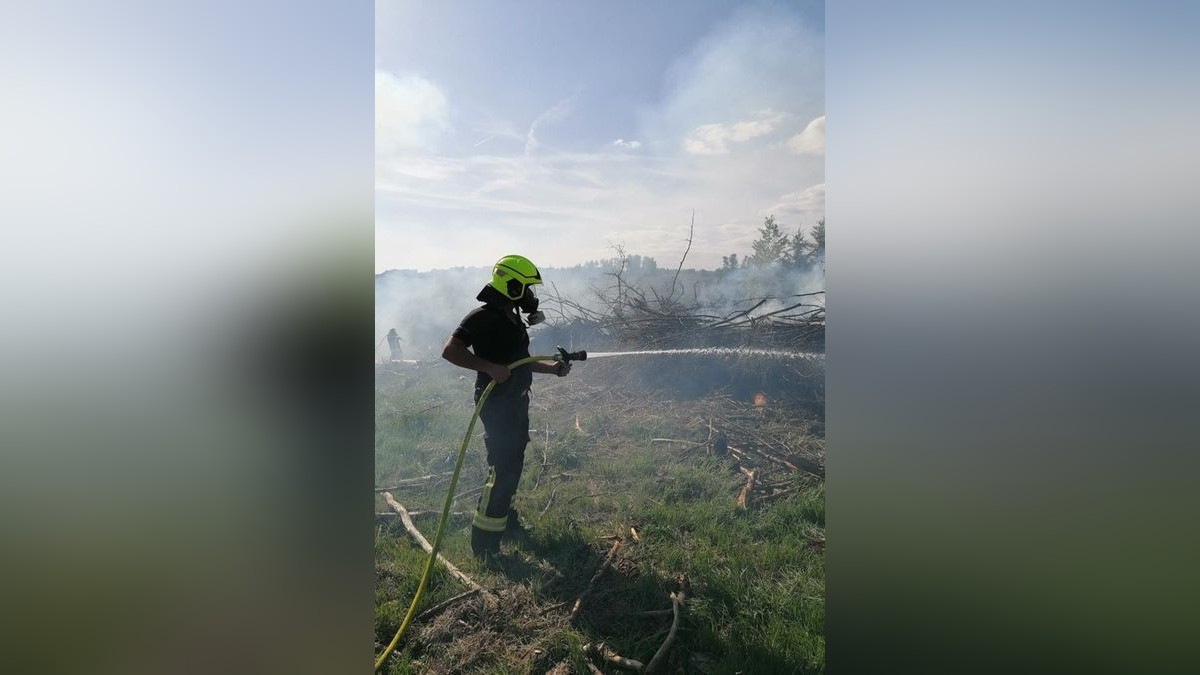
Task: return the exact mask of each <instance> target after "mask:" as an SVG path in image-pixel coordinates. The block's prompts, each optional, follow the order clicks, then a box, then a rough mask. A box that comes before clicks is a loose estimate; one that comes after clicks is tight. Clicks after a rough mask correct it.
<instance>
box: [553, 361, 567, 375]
mask: <svg viewBox="0 0 1200 675" xmlns="http://www.w3.org/2000/svg"><path fill="white" fill-rule="evenodd" d="M569 372H571V362H570V361H559V362H558V369H557V370H555V371H554V374H555V375H558V376H559V377H566V376H567V373H569Z"/></svg>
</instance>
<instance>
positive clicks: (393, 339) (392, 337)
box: [387, 328, 402, 361]
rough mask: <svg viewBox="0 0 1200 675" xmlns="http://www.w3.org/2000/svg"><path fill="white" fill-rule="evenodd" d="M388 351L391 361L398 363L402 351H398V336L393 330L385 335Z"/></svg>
mask: <svg viewBox="0 0 1200 675" xmlns="http://www.w3.org/2000/svg"><path fill="white" fill-rule="evenodd" d="M387 342H388V351H389V352H390V353H391V356H392V360H393V361H399V360H400V356H401V354H402V351H401V349H400V334H399V333H397V332H396V329H395V328H393V329H391V330H389V331H388V334H387Z"/></svg>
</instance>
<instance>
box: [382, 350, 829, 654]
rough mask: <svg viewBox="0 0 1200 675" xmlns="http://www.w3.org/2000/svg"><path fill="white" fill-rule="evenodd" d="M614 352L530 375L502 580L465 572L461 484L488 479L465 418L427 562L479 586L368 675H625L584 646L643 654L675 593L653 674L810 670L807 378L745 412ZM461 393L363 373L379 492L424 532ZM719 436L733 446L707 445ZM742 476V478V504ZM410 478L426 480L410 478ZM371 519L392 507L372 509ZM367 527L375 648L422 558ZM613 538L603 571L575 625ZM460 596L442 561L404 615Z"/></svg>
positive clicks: (812, 526)
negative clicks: (372, 381) (371, 387)
mask: <svg viewBox="0 0 1200 675" xmlns="http://www.w3.org/2000/svg"><path fill="white" fill-rule="evenodd" d="M619 361H620V360H619V359H611V361H607V362H606V361H604V360H597V361H593V362H585V363H581V364H578V365H577V366H576V368H575V371H574V372H573V373H572V374H571V376H570V377H568V378H563V379H558V378H553V377H538V378H537V379H536V380H535V382H534V398H533V408H532V426H533V429H532V431H531V436H532V437H533V438H532V442H531V443H530V445H529V447H528V449H527V451H526V462H525V473H524V475H523V477H522V481H521V486H520V489H519V490H518V493H517V497H516V500H515V506H516V507H517V508H518V509H519V510H520V512H521V515H522V518H523V520H525V521H526V522H527V523H528V525H529V526H530V532H529V534H528V536H527V537H526V538H524V539H522V540H520V541H516V542H508V541H506V543H505V550H506V551H508V552H510V555H508V556H507V561H506V563H505V565H504V569H502V570H489V569H485V568H484V567H483V566H481V565H480V564H478V563H477V562H475V561H474V560H473V558H472V557H471V555H470V547H469V545H468V531H469V527H470V514H471V512H472V511H473V510H474V508H475V503H476V496H475V495H476V494H477V492H474V489H475V488H478V486H480V485H482V482H483V478H484V475H485V473H486V470H487V467H486V464H485V462H484V457H483V441H482V437H481V436H482V428H481V427H479V426H477V428H476V437H475V438H473V439H472V442H471V444H470V446H469V448H468V450H467V453H468V454H467V458H466V461H465V463H464V466H463V470H462V475H461V477H460V479H459V482H458V485H457V487H456V494H464V497H463V498H462V499H460V500H458V501H457V502H456V503H455V505H454V507H453V511H454V512H455V515H453V516H452V517H451V519H450V522H449V524H448V528H447V532H446V536H445V539H444V541H443V544H442V553H443V555H445V556H446V557H447V558H448V559H449V560H450V561H452V562H453V563H454V564H456V565H457V566H458V567H459V568H460V569H462V570H463V571H464V572H465V573H466V574H467V575H469V576H471V577H472V578H474V579H475V580H476V581H478V582H479V583H480V584H482V585H483V586H484V587H486V588H488V589H489V590H490V591H491V592H490V593H489V594H486V595H475V596H472V597H469V598H465V599H462V600H460V601H457V602H455V603H453V604H451V605H450V606H449V607H447V608H445V609H444V610H441V611H439V612H436V613H435V614H433V615H432V616H424V617H420V618H418V620H416V621H414V623H413V625H412V626H411V627H410V628H409V630H408V632H407V634H406V635H405V636H404V638H403V639H402V641H401V643H400V645H399V646H398V647H397V649H396V653H395V655H394V656H393V657H392V658H390V659H389V661H388V663H387V665H386V666H385V667H384V669H383V672H389V673H458V672H485V673H493V672H494V673H547V672H553V673H588V672H590V671H589V662H590V663H591V664H594V665H595V666H597V667H598V668H599V669H600V671H601V672H622V671H620V670H617V669H615V668H614V667H613V666H611V665H607V664H605V663H603V662H601V661H598V660H596V659H594V658H591V657H589V656H588V655H587V654H585V651H584V646H585V645H587V644H589V643H593V644H594V643H600V642H603V643H604V644H605V645H607V646H608V647H609V648H610V649H611V650H612V651H613V652H615V653H618V654H620V655H622V656H624V657H627V658H630V659H636V660H638V661H641V662H643V663H648V662H649V661H650V660H651V658H652V657H653V656H654V654H655V653H656V651H657V650H658V649H659V646H660V645H661V644H662V643H663V641H664V639H665V638H666V636H667V634H668V630H669V628H670V626H671V623H672V615H671V612H670V608H671V606H672V602H671V599H670V594H671V593H675V592H682V593H683V594H684V596H685V598H686V599H685V601H684V603H683V604H682V605H681V618H680V621H679V626H678V632H677V635H676V638H675V641H674V642H673V644H672V645H671V648H670V650H669V652H667V653H666V655H665V658H664V660H663V661H662V662H661V665H660V666H659V668H658V672H698V673H734V672H739V671H740V672H746V673H811V672H822V671H823V670H824V621H825V598H824V595H825V592H824V541H825V539H824V524H825V508H824V483H823V479H822V478H821V476H822V475H823V465H824V432H823V429H824V426H823V405H822V399H821V396H820V393H821V391H822V390H821V388H820V386H819V382H817V383H811V384H810V385H809V386H808V387H807V388H800V389H796V388H793V389H792V390H791V391H790V394H789V396H787V397H783V396H772V400H771V401H770V403H769V404H768V405H767V406H765V407H763V408H755V407H754V406H753V405H752V404H751V402H750V400H749V397H747V396H745V395H744V390H746V391H748V390H747V389H746V386H747V383H746V382H742V381H738V382H735V381H732V380H730V381H727V382H726V383H725V384H727V385H728V386H724V387H720V388H717V389H711V390H709V391H705V392H694V391H693V392H688V393H687V394H686V395H680V394H679V392H677V391H673V390H672V389H670V388H667V389H664V388H663V387H662V386H656V384H655V382H657V385H662V383H663V381H664V380H663V379H661V378H660V379H658V380H657V381H655V380H653V378H647V377H645V374H646V368H645V367H644V365H645V364H640V365H639V364H636V363H631V362H626V363H619ZM679 366H680V364H674V365H673V366H672V367H673V369H674V370H675V371H676V372H677V371H678V368H679ZM733 368H734V370H736V364H734V366H733ZM464 375H465V376H466V377H465V378H464V377H463V376H464ZM756 384H761V382H753V381H751V382H749V385H750V388H754V386H755V385H756ZM471 388H472V380H471V378H470V375H469V373H466V371H462V370H458V369H455V368H453V367H450V366H448V365H443V364H440V363H439V364H422V365H419V366H409V367H396V368H393V369H390V370H386V371H381V372H380V373H379V375H378V377H377V380H376V389H377V395H376V449H375V452H376V458H375V459H376V484H377V486H379V487H393V488H394V489H392V490H390V492H391V494H392V495H393V496H394V497H395V499H396V500H397V501H398V502H400V503H401V504H403V505H404V506H405V508H406V509H408V510H409V511H412V512H415V513H416V515H414V516H413V520H414V522H415V524H416V526H417V527H418V528H419V529H420V530H421V531H422V532H423V533H424V534H425V536H426V538H428V539H430V540H432V539H433V536H434V532H435V531H436V528H437V523H438V517H439V515H440V511H441V507H442V502H443V499H444V498H445V495H446V490H447V488H448V480H449V477H448V476H445V475H444V474H446V473H447V472H449V471H450V470H451V469H452V468H453V464H454V459H455V457H454V455H455V452H456V451H457V449H458V446H459V444H460V443H461V441H462V436H463V433H464V432H465V430H466V424H467V422H468V420H469V418H470V415H471V410H472V406H471V401H470V394H471ZM768 394H771V392H768ZM776 399H780V400H776ZM718 438H723V439H727V445H728V447H729V448H731V449H730V450H729V451H727V452H722V445H721V444H720V443H714V439H718ZM714 446H715V447H714ZM767 455H771V456H772V457H774V459H770V458H768V457H767ZM739 466H740V467H743V468H745V469H746V470H754V471H756V481H755V482H756V485H755V488H754V490H752V491H750V493H749V497H748V500H747V505H746V507H745V508H743V507H741V506H739V504H738V503H737V497H738V494H739V491H740V490H742V488H743V487H744V485H745V484H746V482H747V474H746V472H744V471H742V470H740V469H739ZM814 467H815V468H814ZM421 476H434V477H433V478H429V479H427V480H424V481H416V482H412V481H411V479H413V478H415V477H421ZM405 481H409V482H405ZM377 511H379V512H380V513H381V514H386V513H387V512H388V511H389V509H388V507H387V505H386V503H385V502H384V500H383V499H382V498H380V499H378V500H377ZM377 523H378V527H377V530H376V533H377V534H376V541H375V547H376V609H375V632H376V634H375V639H376V642H377V643H378V644H377V647H376V653H378V652H379V651H380V649H381V646H380V645H385V644H387V643H388V642H389V641H390V640H391V638H392V635H393V634H394V633H395V631H396V628H397V627H398V626H399V624H400V621H401V619H402V618H403V616H404V613H405V612H406V610H407V609H408V605H409V602H410V601H411V599H412V597H413V594H414V593H415V591H416V588H417V583H418V578H419V575H420V572H421V570H422V569H423V566H424V563H425V558H426V555H425V553H424V552H423V551H422V550H420V548H419V547H418V546H417V545H416V544H415V542H414V541H413V540H412V538H411V537H410V536H409V535H408V534H407V533H406V532H405V529H404V527H403V526H402V524H401V523H400V519H399V518H398V517H395V516H391V515H378V516H377ZM635 533H636V536H635ZM618 538H619V539H620V545H619V546H618V547H617V549H616V553H615V554H614V555H613V558H612V564H611V566H610V567H609V568H608V569H607V570H606V571H605V572H604V573H603V574H602V575H600V576H599V577H598V578H597V581H596V583H595V586H594V587H592V588H591V590H590V591H589V592H588V593H587V594H586V595H585V596H584V598H583V602H582V605H581V608H580V611H579V612H578V615H577V616H576V617H575V619H574V620H571V618H570V614H571V609H572V608H573V606H574V603H575V601H576V599H577V598H579V597H580V595H581V594H583V593H584V591H585V589H587V588H588V586H589V581H590V580H591V579H592V578H593V576H594V575H595V574H596V572H597V570H598V569H599V568H600V567H601V563H602V562H603V560H604V559H605V557H606V554H607V553H608V552H609V551H610V550H611V549H612V548H613V544H614V542H615V541H617V539H618ZM464 590H465V587H464V586H463V585H462V584H461V583H460V582H458V581H457V580H455V579H454V578H452V577H451V576H450V575H449V574H448V573H446V572H445V570H443V569H441V568H440V567H438V568H436V569H435V572H434V576H433V577H432V579H431V581H430V583H429V586H428V588H427V590H426V593H425V596H424V597H423V598H422V601H421V604H420V607H419V610H422V611H423V610H424V609H426V608H429V607H433V606H434V605H435V604H437V603H439V602H440V601H442V600H445V599H448V598H450V597H452V596H455V595H458V594H459V593H461V592H462V591H464ZM664 610H666V611H665V612H664Z"/></svg>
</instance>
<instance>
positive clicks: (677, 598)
mask: <svg viewBox="0 0 1200 675" xmlns="http://www.w3.org/2000/svg"><path fill="white" fill-rule="evenodd" d="M681 604H683V591H679V592H678V593H672V594H671V612H672V613H673V614H674V617H675V618H673V619H671V630H670V631H669V632H668V633H667V639H665V640H663V643H662V646H661V647H659V648H658V651H657V652H654V658H652V659H650V663H647V664H646V669H645V671H644V672H647V673H653V672H654V669H655V668H657V667H658V664H660V663H662V660H663V657H665V656H666V655H667V651H668V650H670V649H671V643H672V642H674V641H675V631H676V630H678V629H679V606H680V605H681Z"/></svg>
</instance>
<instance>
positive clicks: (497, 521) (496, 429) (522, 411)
mask: <svg viewBox="0 0 1200 675" xmlns="http://www.w3.org/2000/svg"><path fill="white" fill-rule="evenodd" d="M481 392H482V390H479V391H477V392H476V401H478V400H479V394H480V393H481ZM479 419H480V420H481V421H482V422H483V430H484V435H483V442H484V445H485V446H486V447H487V463H488V476H487V481H485V482H484V484H483V494H481V495H479V504H478V506H477V507H476V509H475V517H474V519H473V520H472V522H471V551H472V552H473V553H474V554H475V555H476V556H483V555H484V554H486V553H498V552H499V551H500V539H501V538H502V537H503V536H504V530H505V529H506V528H507V527H508V525H509V519H510V513H512V515H513V516H515V515H516V514H515V512H512V500H513V495H514V494H516V492H517V484H518V483H520V482H521V470H522V468H523V467H524V465H525V446H526V445H528V444H529V392H528V391H525V392H522V393H520V394H516V395H509V396H496V395H494V394H493V395H491V396H488V400H487V401H486V402H485V403H484V404H483V410H481V411H479Z"/></svg>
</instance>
